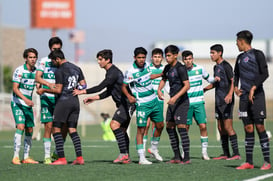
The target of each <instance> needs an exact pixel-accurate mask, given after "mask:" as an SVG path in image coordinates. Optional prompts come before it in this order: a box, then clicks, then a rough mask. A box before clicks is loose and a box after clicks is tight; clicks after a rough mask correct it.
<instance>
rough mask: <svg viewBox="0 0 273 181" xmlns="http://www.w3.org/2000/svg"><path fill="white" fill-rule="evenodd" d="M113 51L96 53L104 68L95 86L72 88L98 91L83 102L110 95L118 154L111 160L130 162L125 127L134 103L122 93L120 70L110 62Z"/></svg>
mask: <svg viewBox="0 0 273 181" xmlns="http://www.w3.org/2000/svg"><path fill="white" fill-rule="evenodd" d="M112 59H113V53H112V50H107V49H106V50H101V51H99V52H98V53H97V61H98V64H99V66H100V67H101V68H103V69H105V70H106V75H105V79H104V80H103V81H102V82H101V83H100V84H99V85H97V86H94V87H91V88H89V89H86V90H74V92H73V94H74V95H80V94H92V93H97V92H100V91H101V90H103V89H105V88H106V90H105V91H104V92H102V93H101V94H99V95H95V96H93V97H88V98H85V99H84V103H85V104H89V103H92V102H93V101H95V100H101V99H105V98H107V97H109V96H112V99H113V100H114V102H115V103H116V107H117V110H116V112H115V114H114V116H113V118H112V121H111V123H110V126H111V129H112V131H113V132H114V135H115V137H116V140H117V143H118V147H119V151H120V154H119V156H118V157H117V159H115V160H114V161H113V162H114V163H125V164H126V163H130V162H131V159H130V157H129V144H130V140H129V136H128V134H127V128H128V126H129V123H130V120H131V115H132V114H133V112H134V111H135V105H134V104H130V103H129V101H128V99H127V97H126V96H125V95H124V94H123V93H122V91H121V86H122V82H123V74H122V72H121V71H120V70H119V69H118V68H117V67H116V66H115V65H114V64H113V63H112V61H113V60H112Z"/></svg>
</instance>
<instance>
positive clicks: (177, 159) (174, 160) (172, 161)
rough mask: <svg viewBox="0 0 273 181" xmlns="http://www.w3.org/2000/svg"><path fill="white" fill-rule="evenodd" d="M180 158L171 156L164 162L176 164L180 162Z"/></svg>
mask: <svg viewBox="0 0 273 181" xmlns="http://www.w3.org/2000/svg"><path fill="white" fill-rule="evenodd" d="M180 162H181V159H179V158H172V159H171V160H170V161H167V162H166V163H172V164H176V163H180Z"/></svg>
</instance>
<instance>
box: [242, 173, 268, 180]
mask: <svg viewBox="0 0 273 181" xmlns="http://www.w3.org/2000/svg"><path fill="white" fill-rule="evenodd" d="M269 177H273V173H268V174H265V175H261V176H258V177H253V178H251V179H247V180H243V181H259V180H264V179H266V178H269Z"/></svg>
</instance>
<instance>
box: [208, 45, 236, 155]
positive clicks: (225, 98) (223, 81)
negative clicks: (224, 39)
mask: <svg viewBox="0 0 273 181" xmlns="http://www.w3.org/2000/svg"><path fill="white" fill-rule="evenodd" d="M223 51H224V49H223V46H222V45H221V44H215V45H212V46H211V47H210V58H211V60H212V61H213V62H215V63H216V65H215V66H214V77H215V80H216V82H215V83H214V84H210V85H208V86H207V87H205V88H204V91H207V90H210V89H212V88H215V118H216V119H217V126H218V130H219V133H220V136H221V144H222V149H223V154H222V155H220V156H219V157H215V158H213V159H214V160H221V159H224V160H239V159H241V156H240V154H239V150H238V142H237V134H236V132H235V130H234V129H233V126H232V123H233V106H234V94H233V91H234V86H233V71H232V67H231V65H230V64H229V63H228V62H227V61H226V60H224V59H223ZM229 141H230V143H231V147H232V150H233V154H232V156H230V152H229Z"/></svg>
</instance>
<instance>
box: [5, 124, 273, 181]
mask: <svg viewBox="0 0 273 181" xmlns="http://www.w3.org/2000/svg"><path fill="white" fill-rule="evenodd" d="M266 124H267V129H268V130H270V128H272V126H273V124H272V122H270V121H267V123H266ZM234 128H235V130H236V132H237V134H238V142H239V148H240V153H241V156H242V160H232V161H226V160H209V161H204V160H202V159H201V146H200V133H199V130H198V128H197V126H196V125H195V124H194V125H192V127H191V130H190V141H191V148H190V155H191V161H192V163H191V164H189V165H180V164H166V163H165V162H156V160H154V159H153V158H149V157H148V159H149V160H151V161H153V164H152V165H139V164H138V156H137V153H136V149H135V141H134V138H135V133H136V127H135V125H134V124H132V126H131V143H130V155H131V159H132V161H133V163H131V164H126V165H125V164H113V163H112V161H113V160H114V159H115V158H116V157H117V156H118V147H117V144H116V142H104V141H102V139H101V135H102V131H101V128H100V126H99V125H92V126H88V127H87V128H86V136H85V137H81V140H82V149H83V157H84V159H85V165H74V166H72V165H64V166H51V165H44V164H43V163H42V162H43V157H44V151H43V142H42V141H33V147H32V149H31V153H30V155H31V156H32V157H33V158H34V159H35V160H38V161H39V162H40V164H36V165H27V164H22V165H13V164H11V160H12V156H13V135H14V131H2V132H0V179H1V181H5V180H27V181H37V180H50V181H56V180H132V181H133V180H137V181H139V180H141V181H144V180H175V179H180V180H191V181H193V180H198V181H202V180H211V181H214V180H215V181H216V180H217V181H219V180H221V181H222V180H223V181H224V180H233V181H234V180H247V179H250V178H254V177H258V176H265V177H266V176H270V174H272V169H271V170H269V171H261V170H260V167H261V166H262V164H263V158H262V153H261V149H260V145H259V141H258V140H257V138H258V136H257V134H256V135H255V136H256V144H255V150H254V165H255V168H254V169H253V170H236V169H235V167H237V166H239V165H240V164H241V163H243V162H244V161H245V151H244V131H243V125H242V123H241V122H240V121H235V122H234ZM208 131H209V148H208V154H209V156H210V157H216V156H218V155H220V154H221V147H220V142H219V141H217V140H216V136H215V124H214V123H209V124H208ZM79 132H81V128H79ZM22 145H23V143H22ZM271 145H272V144H271ZM148 147H149V145H148ZM270 147H271V153H272V146H270ZM53 148H54V143H53V144H52V150H53ZM159 151H160V154H161V155H162V157H163V159H164V160H165V161H168V160H169V159H171V157H172V156H173V153H172V151H171V147H170V143H169V140H168V136H167V133H166V130H164V131H163V134H162V137H161V141H160V146H159ZM20 153H21V155H22V153H23V147H22V148H21V151H20ZM65 154H66V158H67V160H68V162H69V163H71V162H72V161H73V160H74V159H75V153H74V147H73V144H72V142H71V140H70V138H67V141H66V143H65ZM271 155H272V154H271ZM21 157H22V156H21ZM272 179H273V177H270V178H267V179H265V180H272Z"/></svg>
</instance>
